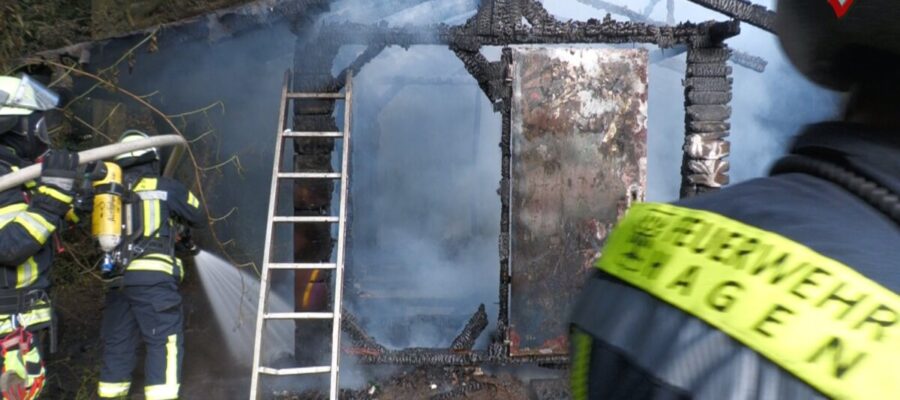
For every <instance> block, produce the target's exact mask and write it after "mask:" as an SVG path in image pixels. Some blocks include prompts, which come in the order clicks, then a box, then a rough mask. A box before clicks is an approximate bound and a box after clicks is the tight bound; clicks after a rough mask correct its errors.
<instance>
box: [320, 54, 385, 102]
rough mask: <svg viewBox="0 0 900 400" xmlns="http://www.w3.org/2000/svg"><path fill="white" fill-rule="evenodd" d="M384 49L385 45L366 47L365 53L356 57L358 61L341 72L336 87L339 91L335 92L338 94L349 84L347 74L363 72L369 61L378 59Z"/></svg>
mask: <svg viewBox="0 0 900 400" xmlns="http://www.w3.org/2000/svg"><path fill="white" fill-rule="evenodd" d="M384 47H385V46H384V44H373V45H370V46H369V47H366V50H365V51H363V52H362V53H361V54H360V55H359V56H358V57H356V60H353V62H352V63H350V65H349V66H347V68H344V70H343V71H341V73H340V74H338V76H337V78H335V85H336V86H337V88H338V89H337V90H333V91H335V92H336V91H338V90H340V88H343V87H344V84H345V83H346V82H347V74H348V73H349V72H350V71H359V70H361V69H362V67H364V66H365V65H366V64H368V63H369V61H372V60H374V59H375V57H378V55H379V54H381V52H382V51H383V50H384Z"/></svg>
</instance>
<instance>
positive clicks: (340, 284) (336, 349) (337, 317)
mask: <svg viewBox="0 0 900 400" xmlns="http://www.w3.org/2000/svg"><path fill="white" fill-rule="evenodd" d="M352 97H353V71H352V70H351V71H349V72H348V73H347V83H346V84H345V85H344V143H343V151H342V153H343V154H342V156H341V199H340V203H339V206H340V208H341V209H340V211H339V217H338V249H337V260H336V264H337V265H336V268H335V272H334V275H335V276H334V311H333V314H334V322H333V323H332V326H331V382H330V386H329V397H330V399H331V400H337V398H338V390H339V387H338V373H339V371H338V368H339V364H340V361H341V357H340V355H341V303H342V299H343V291H344V245H345V241H346V238H347V232H346V229H347V194H348V189H349V186H350V176H349V174H350V132H351V130H350V124H351V121H352V116H351V113H352V107H353V102H352Z"/></svg>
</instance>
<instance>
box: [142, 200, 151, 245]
mask: <svg viewBox="0 0 900 400" xmlns="http://www.w3.org/2000/svg"><path fill="white" fill-rule="evenodd" d="M141 206H142V207H143V213H142V214H143V215H144V223H143V225H144V236H145V237H146V236H150V234H152V233H153V229H152V227H151V226H150V224H151V223H152V222H151V221H153V219H152V217H153V216H152V214H151V213H152V211H151V207H150V202H149V201H142V202H141Z"/></svg>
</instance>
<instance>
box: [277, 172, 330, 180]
mask: <svg viewBox="0 0 900 400" xmlns="http://www.w3.org/2000/svg"><path fill="white" fill-rule="evenodd" d="M278 177H279V178H282V179H341V173H340V172H279V173H278Z"/></svg>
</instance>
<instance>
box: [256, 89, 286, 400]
mask: <svg viewBox="0 0 900 400" xmlns="http://www.w3.org/2000/svg"><path fill="white" fill-rule="evenodd" d="M290 81H291V79H290V71H286V72H285V73H284V84H283V85H282V87H281V105H280V108H279V111H278V129H277V131H276V132H275V137H276V141H275V157H273V159H274V161H273V163H272V164H273V165H272V184H271V188H270V190H269V210H268V211H267V214H266V241H265V242H264V243H265V244H264V245H263V260H262V261H263V269H262V271H261V273H260V277H259V302H258V303H257V309H256V335H255V336H254V339H253V372H252V373H251V376H250V400H256V399H257V398H259V366H260V359H261V357H262V354H261V353H262V335H263V324H264V323H265V310H266V299H267V298H268V297H269V296H268V294H269V293H268V291H269V257H270V256H271V255H270V250H271V248H272V246H271V243H272V231H273V229H274V227H275V224H274V223H272V219H273V217H274V216H275V206H276V200H277V197H278V183H279V180H278V178H277V175H278V170H279V169H280V168H281V161H282V160H281V152H282V143H283V142H284V140H283V139H282V137H281V132H282V128H283V126H284V122H285V121H284V118H285V112H286V110H287V107H288V104H287V103H288V98H287V94H288V86H290Z"/></svg>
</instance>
